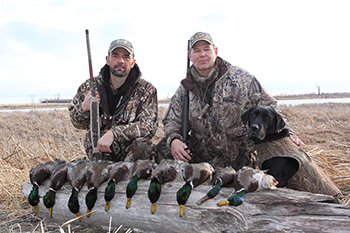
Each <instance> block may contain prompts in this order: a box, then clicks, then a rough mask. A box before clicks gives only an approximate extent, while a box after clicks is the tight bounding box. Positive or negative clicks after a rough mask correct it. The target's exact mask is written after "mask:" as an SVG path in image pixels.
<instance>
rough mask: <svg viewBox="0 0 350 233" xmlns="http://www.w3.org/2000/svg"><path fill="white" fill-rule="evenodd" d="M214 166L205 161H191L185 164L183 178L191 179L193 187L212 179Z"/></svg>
mask: <svg viewBox="0 0 350 233" xmlns="http://www.w3.org/2000/svg"><path fill="white" fill-rule="evenodd" d="M213 172H214V168H213V167H212V166H211V165H210V164H209V163H206V162H203V163H192V164H189V165H187V166H186V169H185V180H186V181H189V180H191V181H192V185H193V188H195V187H197V186H198V185H200V184H203V183H205V182H209V181H211V179H212V174H213Z"/></svg>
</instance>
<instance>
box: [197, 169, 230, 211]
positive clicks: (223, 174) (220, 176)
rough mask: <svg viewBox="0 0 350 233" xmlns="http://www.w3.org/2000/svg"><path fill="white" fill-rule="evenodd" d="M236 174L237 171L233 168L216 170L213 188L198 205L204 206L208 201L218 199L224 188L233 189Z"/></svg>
mask: <svg viewBox="0 0 350 233" xmlns="http://www.w3.org/2000/svg"><path fill="white" fill-rule="evenodd" d="M235 174H236V170H235V169H233V168H232V167H224V168H219V169H217V170H215V172H214V176H213V187H212V188H211V189H210V190H209V191H208V192H207V194H206V195H205V196H203V197H202V198H201V199H199V200H198V201H197V205H202V204H203V203H204V202H206V201H207V200H209V199H212V198H214V197H216V195H218V193H219V192H220V190H221V188H222V187H231V186H232V185H233V181H234V177H235Z"/></svg>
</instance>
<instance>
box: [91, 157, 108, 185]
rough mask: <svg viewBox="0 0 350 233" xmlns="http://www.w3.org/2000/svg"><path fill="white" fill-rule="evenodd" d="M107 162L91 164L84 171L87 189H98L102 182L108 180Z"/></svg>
mask: <svg viewBox="0 0 350 233" xmlns="http://www.w3.org/2000/svg"><path fill="white" fill-rule="evenodd" d="M110 164H111V162H109V161H97V162H93V163H92V164H91V166H89V167H88V168H87V170H86V185H87V187H88V189H91V188H98V187H99V186H100V185H101V184H102V183H103V182H105V181H106V180H107V179H108V169H107V166H108V165H110Z"/></svg>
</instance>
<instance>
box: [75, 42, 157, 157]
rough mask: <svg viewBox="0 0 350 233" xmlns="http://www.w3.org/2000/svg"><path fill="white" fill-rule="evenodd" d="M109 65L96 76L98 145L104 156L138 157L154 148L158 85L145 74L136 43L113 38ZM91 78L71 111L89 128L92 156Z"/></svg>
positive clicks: (88, 150) (87, 139)
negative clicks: (147, 78) (138, 63)
mask: <svg viewBox="0 0 350 233" xmlns="http://www.w3.org/2000/svg"><path fill="white" fill-rule="evenodd" d="M106 63H107V64H106V65H105V66H104V67H103V68H102V69H101V71H100V74H99V76H98V77H96V78H94V86H95V87H96V88H97V92H96V97H97V98H98V100H99V108H100V110H99V111H100V126H101V131H100V134H101V138H100V139H99V140H98V143H97V149H98V150H99V151H100V152H101V153H100V155H101V154H102V157H103V159H104V160H111V161H114V162H116V161H120V160H125V161H136V160H137V159H147V158H149V157H150V155H151V152H152V143H151V141H150V139H151V138H152V137H153V136H154V134H155V132H156V130H157V127H158V99H157V90H156V88H155V87H154V86H153V85H152V84H151V83H149V82H147V81H146V80H144V79H142V78H141V71H140V69H139V67H138V65H137V64H136V60H135V59H134V48H133V46H132V44H131V43H130V42H129V41H127V40H124V39H118V40H114V41H112V43H111V45H110V47H109V50H108V56H106ZM90 100H91V91H90V79H89V80H86V81H85V82H84V83H83V84H81V85H80V87H79V89H78V91H77V94H76V95H75V96H74V98H73V100H72V102H71V104H70V106H69V112H70V117H71V121H72V123H73V125H74V126H75V127H76V128H78V129H85V130H86V137H85V142H84V146H85V149H86V153H87V155H88V157H89V158H90V159H91V160H97V158H94V156H93V153H92V142H91V136H90Z"/></svg>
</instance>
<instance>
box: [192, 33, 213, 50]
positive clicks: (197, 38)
mask: <svg viewBox="0 0 350 233" xmlns="http://www.w3.org/2000/svg"><path fill="white" fill-rule="evenodd" d="M201 40H204V41H206V42H208V43H209V44H211V45H213V46H214V41H213V39H212V38H211V36H210V35H209V33H206V32H197V33H195V34H194V35H193V36H192V37H191V39H190V49H192V47H193V45H194V44H195V43H197V42H198V41H201Z"/></svg>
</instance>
